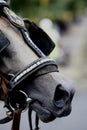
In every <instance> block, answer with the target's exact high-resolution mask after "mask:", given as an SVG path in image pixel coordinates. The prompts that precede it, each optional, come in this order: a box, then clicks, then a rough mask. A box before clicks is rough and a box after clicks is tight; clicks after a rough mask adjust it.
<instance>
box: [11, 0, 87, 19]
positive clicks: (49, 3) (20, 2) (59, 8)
mask: <svg viewBox="0 0 87 130" xmlns="http://www.w3.org/2000/svg"><path fill="white" fill-rule="evenodd" d="M86 5H87V0H11V7H12V9H13V10H14V11H15V12H17V13H19V14H22V15H23V16H24V17H29V18H32V19H35V20H36V21H37V20H38V19H40V18H42V17H50V18H51V19H54V18H61V17H62V16H63V15H64V13H65V12H67V11H70V12H72V14H73V13H74V14H78V13H80V12H81V11H83V10H84V8H85V7H86Z"/></svg>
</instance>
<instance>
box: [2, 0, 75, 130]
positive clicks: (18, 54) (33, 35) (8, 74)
mask: <svg viewBox="0 0 87 130" xmlns="http://www.w3.org/2000/svg"><path fill="white" fill-rule="evenodd" d="M54 46H55V45H54V43H53V41H52V40H51V38H50V37H49V36H48V35H47V34H46V33H45V32H44V31H43V30H42V29H41V28H40V27H38V26H37V25H36V24H35V23H34V22H32V21H30V20H29V19H26V18H21V17H19V16H18V15H16V14H15V12H13V11H12V10H11V9H10V7H9V4H8V2H6V1H4V0H1V1H0V100H2V101H3V102H4V106H3V107H4V108H6V109H7V110H6V115H7V116H6V117H5V118H4V119H0V124H4V123H7V122H9V121H11V120H13V123H12V128H11V130H19V127H20V118H21V113H22V112H24V111H25V110H27V109H28V117H29V125H30V129H31V130H32V129H33V128H32V120H31V115H32V111H35V112H36V128H35V130H39V127H38V124H39V119H40V120H41V121H43V122H45V123H48V122H51V121H53V120H55V119H56V118H60V117H64V116H67V115H69V114H70V112H71V108H72V107H71V104H72V99H73V96H74V93H75V89H74V85H73V82H72V81H71V80H69V79H67V78H66V76H65V77H64V76H63V75H62V74H61V73H60V72H59V70H58V65H57V64H56V63H55V61H54V60H53V59H51V58H49V56H48V55H49V54H50V53H51V51H52V50H53V48H54Z"/></svg>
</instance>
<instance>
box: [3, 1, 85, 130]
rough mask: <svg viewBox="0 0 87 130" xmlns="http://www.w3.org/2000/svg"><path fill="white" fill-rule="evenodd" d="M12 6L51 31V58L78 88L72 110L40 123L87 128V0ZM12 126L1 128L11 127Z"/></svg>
mask: <svg viewBox="0 0 87 130" xmlns="http://www.w3.org/2000/svg"><path fill="white" fill-rule="evenodd" d="M10 7H11V9H12V10H13V11H14V12H16V13H17V14H18V15H19V16H22V17H27V18H29V19H30V20H31V21H34V22H35V23H36V24H37V25H38V26H40V27H41V28H43V29H44V30H45V31H46V32H47V33H48V35H49V36H50V37H51V38H52V40H53V41H54V42H55V44H56V47H55V49H54V51H53V52H52V54H51V55H50V57H52V58H53V59H55V60H56V62H57V64H58V66H59V71H60V72H62V73H63V74H64V75H65V76H67V77H69V78H70V79H72V80H73V81H74V84H75V87H76V93H75V97H74V99H73V102H72V113H71V114H70V115H69V116H68V117H64V118H61V119H56V120H55V121H53V122H51V123H48V124H44V123H42V122H40V127H41V130H48V129H50V130H53V129H54V130H77V129H78V130H87V0H10ZM0 109H1V108H0ZM1 114H2V112H0V115H1ZM22 117H23V118H22V121H21V130H23V129H28V122H27V119H26V118H27V113H26V112H25V113H23V114H22ZM25 117H26V118H25ZM25 120H26V121H25ZM10 125H11V123H7V124H6V125H0V129H2V128H4V130H9V129H10Z"/></svg>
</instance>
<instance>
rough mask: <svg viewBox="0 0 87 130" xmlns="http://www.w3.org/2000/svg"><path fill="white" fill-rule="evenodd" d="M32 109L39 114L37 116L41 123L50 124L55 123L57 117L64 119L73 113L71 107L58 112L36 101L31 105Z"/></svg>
mask: <svg viewBox="0 0 87 130" xmlns="http://www.w3.org/2000/svg"><path fill="white" fill-rule="evenodd" d="M30 108H31V109H32V110H34V111H35V112H36V113H37V116H38V117H39V118H40V120H41V121H43V122H45V123H48V122H51V121H53V120H54V119H55V118H57V117H64V116H68V115H69V114H70V112H71V106H70V107H68V106H67V105H66V107H64V108H62V109H61V110H58V111H57V112H56V111H54V110H52V111H51V110H49V109H48V108H47V107H46V106H43V105H42V104H41V103H40V102H38V101H36V102H33V103H32V104H31V105H30Z"/></svg>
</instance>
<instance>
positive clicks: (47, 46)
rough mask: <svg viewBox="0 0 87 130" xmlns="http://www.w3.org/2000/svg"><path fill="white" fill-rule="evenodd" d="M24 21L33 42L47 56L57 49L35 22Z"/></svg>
mask: <svg viewBox="0 0 87 130" xmlns="http://www.w3.org/2000/svg"><path fill="white" fill-rule="evenodd" d="M23 20H24V23H25V26H26V28H27V29H28V32H29V35H30V38H31V39H32V41H33V42H34V43H35V45H36V46H37V47H38V48H39V49H40V50H41V51H42V52H43V53H44V54H45V55H49V54H50V53H51V52H52V50H53V49H54V47H55V44H54V42H53V41H52V40H51V38H50V37H49V36H48V35H47V34H46V33H45V32H44V31H43V30H42V29H41V28H40V27H38V26H37V25H36V24H35V23H34V22H31V21H30V20H29V19H23Z"/></svg>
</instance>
